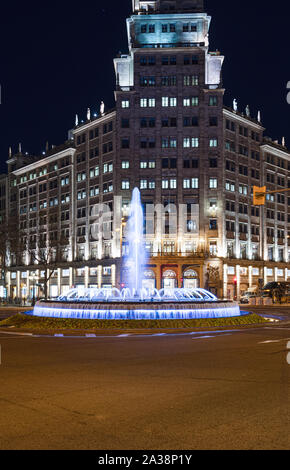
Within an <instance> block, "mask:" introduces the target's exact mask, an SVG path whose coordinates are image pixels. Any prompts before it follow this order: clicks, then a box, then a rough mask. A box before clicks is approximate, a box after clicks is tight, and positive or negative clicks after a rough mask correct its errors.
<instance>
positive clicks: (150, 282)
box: [142, 269, 156, 290]
mask: <svg viewBox="0 0 290 470" xmlns="http://www.w3.org/2000/svg"><path fill="white" fill-rule="evenodd" d="M142 287H145V288H146V289H149V290H153V289H155V287H156V282H155V273H154V271H152V269H147V270H146V271H144V278H143V280H142Z"/></svg>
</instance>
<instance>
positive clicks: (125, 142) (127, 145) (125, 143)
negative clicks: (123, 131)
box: [121, 138, 130, 149]
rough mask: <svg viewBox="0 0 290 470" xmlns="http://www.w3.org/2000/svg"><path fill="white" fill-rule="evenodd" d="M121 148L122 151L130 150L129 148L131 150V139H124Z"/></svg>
mask: <svg viewBox="0 0 290 470" xmlns="http://www.w3.org/2000/svg"><path fill="white" fill-rule="evenodd" d="M121 148H122V149H128V148H130V139H129V138H126V139H122V140H121Z"/></svg>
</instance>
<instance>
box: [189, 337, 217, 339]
mask: <svg viewBox="0 0 290 470" xmlns="http://www.w3.org/2000/svg"><path fill="white" fill-rule="evenodd" d="M208 338H217V336H199V337H198V338H192V339H208Z"/></svg>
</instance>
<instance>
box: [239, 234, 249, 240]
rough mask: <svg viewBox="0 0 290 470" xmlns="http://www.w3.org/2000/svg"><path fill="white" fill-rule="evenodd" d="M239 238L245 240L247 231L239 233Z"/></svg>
mask: <svg viewBox="0 0 290 470" xmlns="http://www.w3.org/2000/svg"><path fill="white" fill-rule="evenodd" d="M240 240H243V241H247V240H248V234H247V233H240Z"/></svg>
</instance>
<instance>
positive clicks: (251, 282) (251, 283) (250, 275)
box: [248, 266, 253, 287]
mask: <svg viewBox="0 0 290 470" xmlns="http://www.w3.org/2000/svg"><path fill="white" fill-rule="evenodd" d="M248 270H249V272H248V276H249V287H252V285H253V266H249V267H248Z"/></svg>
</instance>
